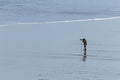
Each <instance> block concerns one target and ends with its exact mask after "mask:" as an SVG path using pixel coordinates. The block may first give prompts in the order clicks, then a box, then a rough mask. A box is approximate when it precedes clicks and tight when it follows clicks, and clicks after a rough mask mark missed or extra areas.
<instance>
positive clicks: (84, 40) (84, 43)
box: [80, 38, 87, 50]
mask: <svg viewBox="0 0 120 80" xmlns="http://www.w3.org/2000/svg"><path fill="white" fill-rule="evenodd" d="M80 40H81V41H82V43H83V45H84V49H85V50H86V46H87V40H86V39H85V38H83V39H80Z"/></svg>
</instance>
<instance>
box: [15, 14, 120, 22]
mask: <svg viewBox="0 0 120 80" xmlns="http://www.w3.org/2000/svg"><path fill="white" fill-rule="evenodd" d="M113 19H120V16H118V17H108V18H93V19H81V20H65V21H50V22H32V23H20V22H19V23H17V24H50V23H71V22H85V21H103V20H113Z"/></svg>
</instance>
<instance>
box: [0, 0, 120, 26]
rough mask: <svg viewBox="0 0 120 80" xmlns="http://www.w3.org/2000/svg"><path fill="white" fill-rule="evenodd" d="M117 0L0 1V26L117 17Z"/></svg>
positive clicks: (118, 6) (119, 9)
mask: <svg viewBox="0 0 120 80" xmlns="http://www.w3.org/2000/svg"><path fill="white" fill-rule="evenodd" d="M119 3H120V1H119V0H116V1H115V0H100V1H99V0H65V1H64V0H0V24H14V23H18V22H19V23H25V22H29V23H32V22H51V21H66V20H81V19H93V18H108V17H118V16H119V15H120V5H119Z"/></svg>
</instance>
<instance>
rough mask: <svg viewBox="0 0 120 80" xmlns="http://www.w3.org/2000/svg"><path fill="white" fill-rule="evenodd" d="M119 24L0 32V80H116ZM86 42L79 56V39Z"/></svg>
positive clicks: (19, 28)
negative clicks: (84, 50) (84, 49)
mask: <svg viewBox="0 0 120 80" xmlns="http://www.w3.org/2000/svg"><path fill="white" fill-rule="evenodd" d="M119 22H120V20H119V19H116V20H108V21H88V22H74V23H56V24H55V23H54V24H51V23H50V24H17V25H11V26H8V27H7V26H6V27H1V28H0V44H1V45H0V79H1V80H8V79H10V80H119V79H120V77H119V76H120V72H119V71H120V68H119V65H120V54H119V53H120V42H118V41H119V40H120V38H119V33H120V28H119V25H120V23H119ZM83 37H85V38H86V39H87V40H88V46H87V51H86V53H87V56H86V57H85V56H83V46H81V42H80V39H81V38H83Z"/></svg>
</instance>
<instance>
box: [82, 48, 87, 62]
mask: <svg viewBox="0 0 120 80" xmlns="http://www.w3.org/2000/svg"><path fill="white" fill-rule="evenodd" d="M86 58H87V54H86V49H84V50H83V61H86Z"/></svg>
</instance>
